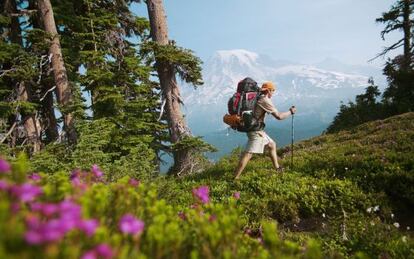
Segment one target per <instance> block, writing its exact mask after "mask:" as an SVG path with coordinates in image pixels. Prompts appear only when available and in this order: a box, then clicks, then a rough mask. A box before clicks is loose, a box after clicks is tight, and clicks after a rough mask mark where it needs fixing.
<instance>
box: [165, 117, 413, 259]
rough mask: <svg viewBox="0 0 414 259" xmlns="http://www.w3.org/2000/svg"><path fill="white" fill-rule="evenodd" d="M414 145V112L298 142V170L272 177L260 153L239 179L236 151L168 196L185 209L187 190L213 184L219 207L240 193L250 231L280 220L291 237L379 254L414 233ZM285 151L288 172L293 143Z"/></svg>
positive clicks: (168, 189) (282, 154) (167, 185)
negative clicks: (266, 221)
mask: <svg viewBox="0 0 414 259" xmlns="http://www.w3.org/2000/svg"><path fill="white" fill-rule="evenodd" d="M413 143H414V113H407V114H403V115H400V116H396V117H392V118H389V119H386V120H383V121H375V122H371V123H367V124H364V125H361V126H358V127H356V128H354V129H352V130H350V131H343V132H339V133H337V134H328V135H323V136H320V137H315V138H312V139H309V140H306V141H302V142H299V143H296V144H295V145H294V155H295V156H294V166H293V168H288V170H287V171H286V172H285V173H283V174H282V175H279V174H276V173H274V172H273V169H272V165H271V162H270V159H269V158H267V157H265V156H255V157H254V158H253V159H252V161H251V162H250V163H249V164H248V166H247V167H246V169H245V171H244V172H243V174H242V178H241V180H240V181H239V182H234V181H233V170H234V168H235V167H236V164H237V160H238V156H239V154H240V151H241V150H235V151H234V152H233V154H232V155H230V156H228V157H225V158H223V159H221V160H220V161H219V162H218V163H217V164H216V165H215V166H214V167H212V168H211V169H210V170H208V171H207V172H206V173H205V174H201V175H198V176H194V177H192V178H189V179H184V180H177V181H175V183H174V184H172V183H171V182H170V179H169V180H168V181H169V182H168V183H165V186H164V187H161V194H162V197H163V198H165V199H167V200H168V201H169V202H171V203H173V204H177V205H179V204H188V202H189V200H190V199H191V194H189V193H188V192H186V191H187V190H189V189H190V188H191V186H194V185H208V186H210V188H211V196H212V198H213V199H214V200H216V201H217V202H219V201H220V200H221V199H223V197H227V196H229V195H231V194H232V193H234V192H240V196H241V198H240V206H241V207H242V208H243V210H244V216H245V217H246V219H247V222H248V227H249V228H250V227H251V228H253V229H255V228H256V229H257V228H259V225H260V222H261V220H263V219H271V220H277V221H278V222H279V223H280V224H281V225H282V227H283V228H284V231H286V233H287V235H289V236H293V237H295V238H299V237H301V236H302V235H303V234H305V235H306V236H312V237H315V236H316V237H317V238H318V239H320V240H322V243H323V244H325V246H326V247H325V249H326V251H329V250H330V249H333V248H335V249H336V252H334V253H337V252H338V250H339V251H341V253H343V254H344V255H350V254H353V253H355V252H356V251H365V252H366V253H367V254H369V255H371V256H378V255H380V254H382V253H385V254H387V253H388V252H389V251H388V252H384V251H387V249H388V248H387V247H388V246H390V245H392V244H394V243H395V242H397V241H398V240H400V241H401V240H402V239H401V238H402V236H403V235H407V236H410V235H412V232H411V228H412V227H414V221H413V220H412V218H414V211H412V209H411V208H413V206H414V145H413ZM278 153H279V156H280V157H281V158H282V164H284V165H285V166H287V167H289V166H290V146H288V147H285V148H283V149H281V150H279V152H278ZM161 186H162V184H161ZM292 233H294V234H292ZM372 234H373V235H374V236H375V237H376V238H373V236H372ZM370 239H371V240H370ZM349 240H352V241H349ZM335 249H334V250H335ZM410 249H411V253H412V252H413V246H411V248H410ZM410 249H408V250H410ZM389 250H392V249H391V248H390V249H389ZM394 256H397V257H398V255H395V254H394ZM401 256H402V255H401ZM403 257H404V256H403Z"/></svg>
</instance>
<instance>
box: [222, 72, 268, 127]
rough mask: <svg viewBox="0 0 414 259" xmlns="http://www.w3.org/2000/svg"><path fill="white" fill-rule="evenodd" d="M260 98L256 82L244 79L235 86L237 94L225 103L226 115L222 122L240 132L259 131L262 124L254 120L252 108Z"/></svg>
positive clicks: (247, 78)
mask: <svg viewBox="0 0 414 259" xmlns="http://www.w3.org/2000/svg"><path fill="white" fill-rule="evenodd" d="M259 97H260V88H259V87H258V86H257V83H256V81H254V80H253V79H251V78H249V77H246V78H245V79H243V80H242V81H240V82H239V83H238V84H237V92H236V93H235V94H234V95H233V96H232V97H231V98H230V99H229V101H228V102H227V108H228V114H226V115H224V117H223V121H224V122H225V123H226V124H228V125H229V126H230V127H231V128H233V129H235V130H237V131H240V132H249V131H255V130H261V129H263V128H264V123H259V122H258V121H257V119H256V118H254V114H253V112H254V108H255V106H256V103H257V100H258V99H259Z"/></svg>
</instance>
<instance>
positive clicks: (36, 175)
mask: <svg viewBox="0 0 414 259" xmlns="http://www.w3.org/2000/svg"><path fill="white" fill-rule="evenodd" d="M27 178H29V179H30V180H33V181H35V182H36V181H39V180H40V179H42V177H41V176H40V175H39V174H38V173H32V174H31V175H29V176H27Z"/></svg>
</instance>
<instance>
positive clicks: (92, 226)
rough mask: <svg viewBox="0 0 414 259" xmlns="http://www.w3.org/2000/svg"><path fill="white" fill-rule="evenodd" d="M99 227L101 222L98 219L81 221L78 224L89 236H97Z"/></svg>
mask: <svg viewBox="0 0 414 259" xmlns="http://www.w3.org/2000/svg"><path fill="white" fill-rule="evenodd" d="M98 226H99V222H98V220H96V219H89V220H81V221H80V222H79V223H78V227H79V229H81V230H82V231H83V232H85V234H86V235H87V236H92V235H93V234H95V231H96V228H97V227H98Z"/></svg>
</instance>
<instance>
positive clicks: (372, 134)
mask: <svg viewBox="0 0 414 259" xmlns="http://www.w3.org/2000/svg"><path fill="white" fill-rule="evenodd" d="M413 139H414V113H407V114H403V115H400V116H396V117H392V118H389V119H387V120H384V121H376V122H372V123H368V124H365V125H361V126H359V127H357V128H355V129H352V130H350V131H344V132H340V133H338V134H332V135H323V136H320V137H316V138H312V139H310V140H306V141H302V142H299V143H297V144H295V147H294V149H295V152H294V154H295V159H294V167H293V168H288V169H287V170H286V171H285V172H284V173H283V174H276V173H275V172H274V170H273V168H272V165H271V162H270V159H268V158H267V157H265V156H259V155H258V156H255V157H254V158H253V159H252V161H251V162H250V163H249V164H248V166H247V167H246V169H245V171H244V173H243V174H242V177H241V179H240V180H239V181H236V182H235V181H234V180H233V177H234V176H233V170H234V168H235V167H236V164H237V161H238V156H239V154H240V152H241V150H239V149H236V150H234V152H233V153H232V154H231V155H229V156H227V157H225V158H222V159H221V160H220V161H219V162H217V163H216V164H215V165H214V166H212V167H211V168H210V169H208V170H207V171H206V172H204V173H202V174H199V175H194V176H192V177H187V178H182V179H177V178H172V177H155V178H151V179H140V180H141V181H137V179H133V178H131V177H130V176H125V177H123V178H122V179H120V180H117V181H116V182H109V181H108V179H110V177H111V176H110V175H108V176H106V175H105V173H104V172H102V170H101V169H100V168H99V166H97V165H94V166H93V167H92V168H91V169H90V170H84V171H82V170H74V171H73V172H71V173H69V172H63V171H61V172H58V173H52V172H46V173H42V172H41V173H40V174H37V173H32V170H30V169H29V168H30V167H29V165H28V164H27V162H26V161H25V159H24V158H23V157H21V158H20V159H18V160H17V161H14V162H13V163H12V165H11V167H10V165H9V164H8V163H7V162H6V161H4V160H0V218H1V220H0V233H9V234H8V235H0V258H46V257H47V258H189V257H191V258H326V257H328V258H378V257H381V258H413V257H414V238H413V232H412V229H411V228H413V227H414V223H413V222H412V218H414V215H413V211H412V209H411V208H413V204H414V198H413V193H414V191H413V188H414V181H413V173H414V172H413V165H414V160H413V155H414V147H413V145H412V143H413ZM289 148H290V147H285V148H283V149H281V150H279V155H280V156H281V158H282V161H281V162H282V163H283V164H284V165H285V166H286V167H288V166H289V163H290V156H289V154H290V150H289ZM35 165H36V163H35ZM124 170H129V171H130V172H131V173H130V174H127V175H134V168H128V166H125V168H124ZM91 256H92V257H91ZM93 256H94V257H93Z"/></svg>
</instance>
